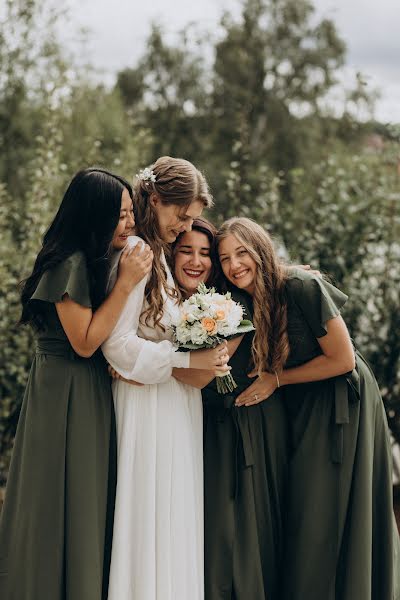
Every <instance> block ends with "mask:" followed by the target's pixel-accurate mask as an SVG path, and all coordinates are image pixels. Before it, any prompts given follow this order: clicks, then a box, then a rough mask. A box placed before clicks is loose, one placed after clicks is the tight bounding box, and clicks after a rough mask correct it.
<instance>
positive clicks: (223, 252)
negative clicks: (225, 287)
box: [218, 233, 257, 294]
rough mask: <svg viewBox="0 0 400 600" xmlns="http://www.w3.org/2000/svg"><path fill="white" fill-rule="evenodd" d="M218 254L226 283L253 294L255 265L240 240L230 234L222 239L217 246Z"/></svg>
mask: <svg viewBox="0 0 400 600" xmlns="http://www.w3.org/2000/svg"><path fill="white" fill-rule="evenodd" d="M218 254H219V260H220V263H221V267H222V271H223V273H224V275H225V277H226V278H227V279H228V281H230V282H231V283H233V285H235V286H236V287H238V288H240V289H241V290H245V291H246V292H248V293H249V294H253V293H254V282H255V277H256V273H257V263H256V262H255V260H254V259H253V258H252V257H251V256H250V254H249V252H248V250H247V249H246V248H245V247H244V246H243V244H242V243H241V242H240V240H238V238H237V237H236V236H235V235H233V234H232V233H231V234H229V235H227V236H226V237H224V238H222V239H221V241H220V243H219V245H218Z"/></svg>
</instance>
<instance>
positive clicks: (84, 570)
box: [0, 342, 115, 600]
mask: <svg viewBox="0 0 400 600" xmlns="http://www.w3.org/2000/svg"><path fill="white" fill-rule="evenodd" d="M113 415H114V413H113V407H112V395H111V387H110V381H109V376H108V373H107V370H106V366H105V363H104V359H103V358H102V357H101V356H96V357H93V358H91V359H82V358H80V357H78V356H77V355H75V354H74V353H73V351H72V350H71V349H68V347H67V344H63V343H59V342H58V343H50V342H49V343H47V344H44V345H43V344H42V347H41V349H40V350H39V352H38V353H37V355H36V357H35V359H34V361H33V364H32V368H31V372H30V377H29V381H28V385H27V389H26V393H25V397H24V400H23V405H22V411H21V416H20V419H19V423H18V429H17V435H16V439H15V445H14V451H13V457H12V461H11V467H10V473H9V478H8V485H7V489H6V498H5V503H4V507H3V511H2V515H1V522H0V598H1V600H101V598H102V597H103V598H106V591H107V590H106V588H107V575H108V564H109V552H110V546H111V533H112V511H113V494H114V485H115V481H114V479H115V437H114V436H115V433H114V416H113Z"/></svg>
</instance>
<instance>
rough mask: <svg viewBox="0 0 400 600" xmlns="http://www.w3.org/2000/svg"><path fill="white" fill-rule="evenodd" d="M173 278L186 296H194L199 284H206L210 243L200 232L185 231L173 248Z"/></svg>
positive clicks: (209, 270) (209, 260)
mask: <svg viewBox="0 0 400 600" xmlns="http://www.w3.org/2000/svg"><path fill="white" fill-rule="evenodd" d="M174 258H175V267H174V273H175V278H176V280H177V281H178V283H179V285H180V286H181V287H182V288H183V289H184V290H185V292H186V294H187V296H190V295H191V294H194V293H195V292H196V290H197V286H198V285H199V283H202V282H206V281H207V279H208V278H209V276H210V273H211V270H212V261H211V256H210V242H209V239H208V237H207V236H206V234H205V233H202V232H201V231H196V230H195V229H194V230H192V231H187V232H186V233H184V234H183V235H181V237H180V238H179V240H178V241H177V243H176V246H175V255H174Z"/></svg>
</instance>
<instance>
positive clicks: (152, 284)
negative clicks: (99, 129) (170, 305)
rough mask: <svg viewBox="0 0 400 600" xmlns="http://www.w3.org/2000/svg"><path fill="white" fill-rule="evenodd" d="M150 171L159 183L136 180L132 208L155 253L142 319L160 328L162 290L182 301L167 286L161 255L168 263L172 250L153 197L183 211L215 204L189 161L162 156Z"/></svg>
mask: <svg viewBox="0 0 400 600" xmlns="http://www.w3.org/2000/svg"><path fill="white" fill-rule="evenodd" d="M149 168H150V169H151V170H152V171H153V173H154V175H155V179H156V181H154V182H153V181H151V180H146V181H144V180H143V179H140V178H139V177H138V178H137V180H136V182H135V183H134V188H133V193H134V200H133V206H134V211H135V217H136V232H137V234H138V235H139V236H140V237H142V238H143V239H144V240H145V241H146V242H147V243H148V244H149V246H150V247H151V249H152V250H153V253H154V259H153V266H152V270H151V274H150V278H149V281H148V283H147V285H146V291H145V296H146V300H147V303H148V308H147V310H146V311H145V312H144V313H143V315H142V317H143V318H144V322H145V323H146V324H149V323H150V322H151V323H152V324H154V325H160V321H161V319H162V317H163V314H164V309H163V305H164V301H163V293H162V292H163V290H164V291H165V292H166V293H167V294H168V295H169V296H171V297H175V298H179V296H180V294H179V291H177V290H176V289H175V288H172V287H171V286H169V285H168V283H167V274H166V271H165V268H164V265H163V262H162V253H163V251H164V252H165V254H166V255H167V259H169V258H170V252H171V249H170V247H169V245H168V244H166V243H165V242H164V241H163V240H162V238H161V235H160V230H159V226H158V219H157V215H156V213H155V211H154V208H153V205H152V203H151V202H150V197H151V195H152V194H155V195H156V196H157V197H158V198H159V199H160V201H161V203H162V205H165V206H169V205H171V204H174V205H175V206H180V207H182V209H184V208H185V207H188V206H189V205H190V204H191V203H192V202H196V201H199V202H202V203H203V205H204V207H206V208H211V207H212V206H213V200H212V196H211V194H210V191H209V188H208V184H207V181H206V179H205V177H204V175H203V174H202V173H201V172H200V171H199V170H198V169H196V167H195V166H194V165H192V163H190V162H189V161H187V160H184V159H183V158H172V157H171V156H162V157H161V158H158V159H157V160H156V162H155V163H154V164H152V165H150V166H149Z"/></svg>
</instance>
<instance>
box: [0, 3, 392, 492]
mask: <svg viewBox="0 0 400 600" xmlns="http://www.w3.org/2000/svg"><path fill="white" fill-rule="evenodd" d="M0 18H1V21H2V22H1V23H0V147H1V157H0V203H1V204H0V205H1V209H0V233H1V242H0V243H1V257H0V282H1V285H0V332H1V344H0V390H1V403H0V439H1V442H2V443H1V449H0V452H1V458H0V484H1V481H2V480H3V481H4V479H5V476H6V470H7V464H8V459H9V453H10V446H11V441H12V436H13V433H14V431H15V425H16V421H17V417H18V410H19V407H20V404H21V400H22V395H23V390H24V385H25V382H26V378H27V374H28V371H29V365H30V361H31V357H32V352H33V339H32V335H31V333H30V332H29V331H28V330H24V329H18V328H17V327H16V326H15V323H16V321H17V320H18V317H19V297H18V290H17V284H18V282H19V281H20V280H21V279H22V278H23V277H25V276H26V275H28V274H29V272H30V270H31V268H32V265H33V261H34V258H35V256H36V254H37V252H38V249H39V247H40V240H41V237H42V235H43V233H44V231H45V229H46V227H47V225H48V224H49V222H50V220H51V218H52V216H53V215H54V212H55V209H56V207H57V206H58V203H59V202H60V199H61V196H62V193H63V190H64V189H65V185H66V183H67V182H68V180H69V179H70V178H71V176H72V175H73V174H74V172H75V171H77V170H78V169H80V168H82V167H85V166H89V165H102V166H105V167H107V168H110V169H112V170H114V171H116V172H118V173H120V174H122V175H124V176H126V177H127V178H129V179H131V178H132V176H133V175H134V174H135V173H136V172H138V169H139V168H141V167H144V166H146V165H147V164H149V163H151V162H152V160H154V159H155V158H157V157H158V156H160V155H163V154H170V155H173V156H183V157H185V158H188V159H189V160H191V161H193V162H194V163H195V164H196V165H197V166H199V167H200V168H201V169H202V170H203V171H204V173H205V174H206V176H207V178H208V180H209V182H210V185H211V188H212V191H213V195H214V197H215V200H216V208H215V209H214V210H213V212H212V213H210V215H209V217H210V218H212V219H213V220H215V222H216V223H220V222H221V220H222V219H224V218H226V217H228V216H231V215H246V216H249V217H252V218H254V219H256V220H257V221H258V222H259V223H261V224H262V225H264V226H265V227H266V228H268V230H270V231H271V232H272V234H273V235H274V236H276V237H277V238H278V239H279V240H280V242H282V243H283V245H284V247H285V248H286V249H287V251H288V253H289V256H290V258H291V259H292V260H294V261H296V262H302V263H311V264H312V265H313V266H314V267H315V268H319V269H320V270H322V271H323V272H326V273H328V274H329V275H330V277H331V278H332V280H333V281H334V282H335V283H336V284H337V285H338V286H339V287H340V288H341V289H342V290H344V291H345V292H346V293H347V294H349V296H350V301H349V302H348V305H347V307H346V313H345V317H346V320H347V322H348V325H349V328H350V330H351V334H352V336H353V337H354V339H355V340H356V343H357V345H358V347H359V348H360V349H361V351H362V352H363V353H364V354H365V355H366V356H367V358H368V359H369V360H370V362H371V364H372V365H373V368H374V370H375V373H376V376H377V379H378V382H379V385H380V387H381V390H382V394H383V396H384V400H385V403H386V407H387V409H388V415H389V421H390V425H391V427H392V430H393V431H394V433H395V434H396V435H397V437H398V439H400V382H399V372H400V359H399V357H400V336H399V332H400V311H399V292H400V216H399V204H400V188H399V179H400V175H399V159H400V127H396V126H394V125H388V124H380V123H377V122H375V121H374V120H373V101H374V97H373V96H374V94H372V93H370V92H368V91H367V89H366V86H365V84H364V82H363V77H362V76H361V75H357V76H356V77H355V80H354V84H353V85H351V86H350V87H348V88H347V89H346V88H344V87H343V85H341V84H340V83H339V77H340V73H341V68H342V67H343V65H345V59H346V47H345V43H344V41H343V40H342V39H341V37H340V35H339V33H338V31H337V30H336V28H335V25H334V23H333V22H332V21H330V20H320V21H318V19H316V17H315V14H314V12H313V7H312V4H311V3H310V2H308V0H242V14H241V18H238V19H237V20H234V19H232V18H231V17H230V16H229V15H228V14H226V15H224V16H223V18H222V19H221V23H220V27H219V29H218V32H217V33H212V32H209V33H207V32H204V31H200V30H199V29H198V28H196V27H195V26H194V25H190V26H188V27H187V28H186V29H185V31H183V32H182V33H181V35H179V36H177V37H176V38H175V41H174V42H173V43H171V42H170V41H169V42H167V39H169V38H168V36H166V35H165V33H164V31H163V26H162V24H159V25H154V26H153V28H152V30H151V32H150V34H149V36H148V39H147V43H146V48H145V51H144V53H143V55H142V58H141V59H140V61H139V62H137V63H136V64H132V66H131V68H129V69H124V70H122V71H121V72H119V73H118V75H117V78H116V83H115V85H114V86H113V87H111V88H110V87H107V86H105V85H104V84H99V83H98V81H99V77H98V74H96V73H95V72H94V70H93V68H92V67H91V66H90V65H87V64H85V61H84V53H85V45H84V42H82V45H80V46H79V45H78V46H77V47H78V51H77V52H76V53H75V54H73V53H71V52H68V51H67V50H66V49H65V48H64V47H63V46H62V44H61V43H60V41H59V35H58V34H57V32H58V31H60V29H61V28H62V27H63V26H64V24H65V23H67V22H68V15H66V14H64V13H63V12H60V11H59V10H58V9H57V8H56V7H55V6H54V5H52V4H51V0H42V1H39V0H14V1H12V0H6V2H5V6H4V9H2V12H1V13H0ZM132 43H134V34H133V38H132ZM333 97H335V100H334V101H333ZM361 117H362V119H361ZM54 400H55V402H56V401H57V399H56V398H55V399H54Z"/></svg>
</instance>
